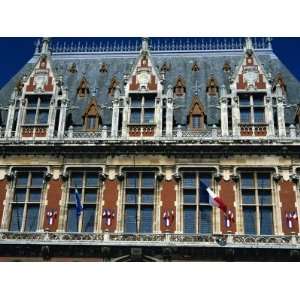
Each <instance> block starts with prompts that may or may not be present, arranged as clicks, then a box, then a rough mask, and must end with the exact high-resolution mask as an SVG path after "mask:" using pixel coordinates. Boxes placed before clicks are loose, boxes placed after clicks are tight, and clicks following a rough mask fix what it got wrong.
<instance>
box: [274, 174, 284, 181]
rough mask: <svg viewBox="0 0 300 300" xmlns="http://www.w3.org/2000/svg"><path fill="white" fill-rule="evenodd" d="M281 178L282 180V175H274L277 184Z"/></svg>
mask: <svg viewBox="0 0 300 300" xmlns="http://www.w3.org/2000/svg"><path fill="white" fill-rule="evenodd" d="M281 178H282V175H280V174H274V175H273V180H274V181H275V182H279V181H280V180H281Z"/></svg>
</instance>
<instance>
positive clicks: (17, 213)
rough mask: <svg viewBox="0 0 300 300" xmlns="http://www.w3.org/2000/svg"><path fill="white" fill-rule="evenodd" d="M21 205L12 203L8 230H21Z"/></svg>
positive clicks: (22, 207)
mask: <svg viewBox="0 0 300 300" xmlns="http://www.w3.org/2000/svg"><path fill="white" fill-rule="evenodd" d="M23 209H24V206H23V205H13V206H12V212H11V220H10V226H9V231H21V227H22V219H23Z"/></svg>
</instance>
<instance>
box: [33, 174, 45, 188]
mask: <svg viewBox="0 0 300 300" xmlns="http://www.w3.org/2000/svg"><path fill="white" fill-rule="evenodd" d="M43 182H44V174H43V173H32V175H31V186H34V187H42V186H43Z"/></svg>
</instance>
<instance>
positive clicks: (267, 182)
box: [257, 173, 271, 189]
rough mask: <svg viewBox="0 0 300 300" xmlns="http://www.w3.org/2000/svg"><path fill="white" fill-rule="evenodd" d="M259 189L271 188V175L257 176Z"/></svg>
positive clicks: (261, 174)
mask: <svg viewBox="0 0 300 300" xmlns="http://www.w3.org/2000/svg"><path fill="white" fill-rule="evenodd" d="M257 187H258V188H259V189H263V188H270V187H271V179H270V174H269V173H258V174H257Z"/></svg>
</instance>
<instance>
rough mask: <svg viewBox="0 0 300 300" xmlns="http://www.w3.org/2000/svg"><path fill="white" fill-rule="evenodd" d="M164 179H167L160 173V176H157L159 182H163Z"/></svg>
mask: <svg viewBox="0 0 300 300" xmlns="http://www.w3.org/2000/svg"><path fill="white" fill-rule="evenodd" d="M164 177H165V175H164V174H162V173H159V174H157V176H156V179H157V180H158V181H162V180H163V179H164Z"/></svg>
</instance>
